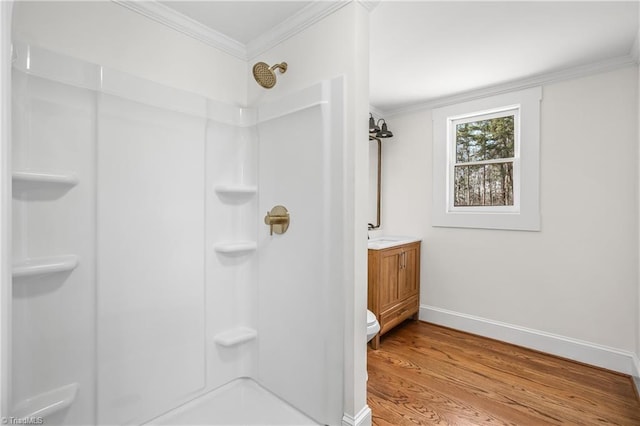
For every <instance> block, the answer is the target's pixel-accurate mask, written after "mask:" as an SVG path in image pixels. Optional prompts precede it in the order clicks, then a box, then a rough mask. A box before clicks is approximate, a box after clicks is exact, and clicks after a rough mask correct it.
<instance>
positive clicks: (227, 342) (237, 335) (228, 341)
mask: <svg viewBox="0 0 640 426" xmlns="http://www.w3.org/2000/svg"><path fill="white" fill-rule="evenodd" d="M256 337H258V332H257V331H256V330H254V329H253V328H249V327H237V328H234V329H231V330H228V331H224V332H222V333H219V334H216V335H215V336H214V337H213V341H214V342H216V343H217V344H218V345H220V346H225V347H231V346H237V345H240V344H242V343H245V342H248V341H250V340H254V339H255V338H256Z"/></svg>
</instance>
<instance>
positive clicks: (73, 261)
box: [13, 254, 78, 277]
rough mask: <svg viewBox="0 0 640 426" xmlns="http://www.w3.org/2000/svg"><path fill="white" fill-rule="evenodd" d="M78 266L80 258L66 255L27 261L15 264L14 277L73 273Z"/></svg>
mask: <svg viewBox="0 0 640 426" xmlns="http://www.w3.org/2000/svg"><path fill="white" fill-rule="evenodd" d="M77 266H78V256H76V255H75V254H66V255H61V256H51V257H39V258H32V259H26V260H22V261H19V262H15V263H14V264H13V276H14V277H29V276H33V275H43V274H53V273H55V272H65V271H72V270H74V269H75V268H76V267H77Z"/></svg>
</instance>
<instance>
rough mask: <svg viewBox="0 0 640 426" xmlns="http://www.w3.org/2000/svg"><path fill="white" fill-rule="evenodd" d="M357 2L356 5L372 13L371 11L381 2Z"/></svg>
mask: <svg viewBox="0 0 640 426" xmlns="http://www.w3.org/2000/svg"><path fill="white" fill-rule="evenodd" d="M357 1H358V4H359V5H360V6H362V7H364V8H365V9H367V11H368V12H373V9H375V8H376V7H378V5H379V4H380V1H381V0H357Z"/></svg>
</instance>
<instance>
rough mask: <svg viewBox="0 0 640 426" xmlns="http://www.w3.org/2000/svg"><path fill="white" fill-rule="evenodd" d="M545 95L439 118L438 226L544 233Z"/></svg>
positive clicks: (510, 97) (529, 93)
mask: <svg viewBox="0 0 640 426" xmlns="http://www.w3.org/2000/svg"><path fill="white" fill-rule="evenodd" d="M541 97H542V89H541V88H540V87H537V88H533V89H528V90H523V91H519V92H513V93H509V94H504V95H497V96H492V97H490V98H485V99H480V100H476V101H470V102H465V103H461V104H457V105H451V106H447V107H443V108H438V109H435V110H434V111H433V121H434V123H433V152H434V156H433V173H434V175H433V185H434V187H433V225H434V226H453V227H468V228H490V229H520V230H539V229H540V213H539V194H538V192H539V156H540V154H539V150H540V149H539V146H540V142H539V137H540V136H539V132H540V124H539V123H540V99H541Z"/></svg>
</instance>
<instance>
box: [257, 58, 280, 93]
mask: <svg viewBox="0 0 640 426" xmlns="http://www.w3.org/2000/svg"><path fill="white" fill-rule="evenodd" d="M276 68H277V69H278V70H280V74H284V73H285V72H286V71H287V63H286V62H282V63H280V64H275V65H274V66H272V67H270V66H269V65H267V64H265V63H264V62H258V63H257V64H255V65H254V66H253V78H255V79H256V82H257V83H258V84H259V85H260V86H262V87H264V88H265V89H271V88H272V87H273V86H275V85H276V73H275V72H274V70H275V69H276Z"/></svg>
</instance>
